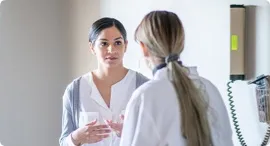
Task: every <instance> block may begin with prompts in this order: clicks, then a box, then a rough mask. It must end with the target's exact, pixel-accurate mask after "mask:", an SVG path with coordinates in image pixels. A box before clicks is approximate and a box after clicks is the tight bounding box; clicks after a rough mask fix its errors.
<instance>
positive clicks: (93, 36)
mask: <svg viewBox="0 0 270 146" xmlns="http://www.w3.org/2000/svg"><path fill="white" fill-rule="evenodd" d="M127 44H128V41H127V34H126V30H125V28H124V26H123V25H122V24H121V22H119V21H118V20H116V19H114V18H107V17H106V18H101V19H99V20H97V21H96V22H94V23H93V24H92V27H91V30H90V34H89V46H90V50H91V52H92V53H93V54H94V55H95V56H96V57H97V62H98V68H97V69H96V70H94V71H90V72H89V73H87V74H85V75H82V76H81V77H79V78H77V79H75V80H74V81H73V82H71V83H70V84H69V85H68V87H67V88H66V91H65V93H64V96H63V116H62V133H61V137H60V140H59V143H60V145H61V146H74V145H75V146H77V145H83V146H109V145H111V146H119V142H120V137H121V132H122V122H121V121H122V120H123V116H121V115H123V114H124V110H125V108H126V105H127V102H128V101H129V99H130V97H131V94H132V92H133V91H134V90H135V89H136V88H137V87H139V86H140V85H142V84H143V83H144V82H146V81H147V80H148V79H147V78H146V77H145V76H143V75H142V74H140V73H137V72H135V71H132V70H130V69H127V68H125V67H124V66H123V56H124V54H125V52H126V49H127ZM120 116H121V118H120Z"/></svg>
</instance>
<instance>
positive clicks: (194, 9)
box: [101, 0, 270, 146]
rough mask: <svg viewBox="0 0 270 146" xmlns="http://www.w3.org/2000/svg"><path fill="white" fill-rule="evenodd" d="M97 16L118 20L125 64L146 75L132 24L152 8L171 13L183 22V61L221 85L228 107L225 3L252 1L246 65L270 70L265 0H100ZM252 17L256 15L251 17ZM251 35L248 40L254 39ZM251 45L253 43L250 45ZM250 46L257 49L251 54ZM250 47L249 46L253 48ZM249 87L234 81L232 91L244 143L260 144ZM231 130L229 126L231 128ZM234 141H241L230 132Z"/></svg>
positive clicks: (254, 72) (269, 13)
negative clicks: (251, 33) (123, 29)
mask: <svg viewBox="0 0 270 146" xmlns="http://www.w3.org/2000/svg"><path fill="white" fill-rule="evenodd" d="M101 3H103V4H102V6H104V5H105V4H108V5H107V6H104V7H101V12H102V13H101V15H102V16H111V17H115V18H117V19H119V20H120V21H121V22H123V24H124V25H125V26H126V28H127V31H128V34H129V35H128V39H129V47H128V52H127V53H126V55H125V65H126V66H128V67H130V68H132V69H136V70H139V71H142V72H143V73H144V74H146V75H147V76H149V77H150V76H151V72H150V71H149V70H147V69H146V67H145V66H141V67H140V68H139V66H138V64H139V63H138V62H139V61H140V56H141V55H140V51H139V49H138V47H139V46H138V45H137V44H135V42H134V41H133V39H134V38H133V34H134V30H135V28H136V26H137V25H138V23H139V22H140V20H141V19H142V18H143V16H144V15H145V14H146V13H147V12H149V11H150V10H154V9H165V10H171V11H173V12H176V13H177V14H178V15H179V17H180V18H181V20H182V21H183V23H184V27H185V31H186V47H185V51H184V53H183V55H182V60H183V62H184V64H185V65H188V66H198V71H199V73H200V75H201V76H203V77H206V78H208V79H209V80H210V81H212V82H213V83H214V84H215V85H216V86H217V87H218V89H219V90H220V92H221V94H222V96H223V98H224V102H225V103H226V105H227V107H228V109H229V106H228V97H227V85H226V84H227V82H228V80H229V50H230V49H229V47H230V4H233V3H236V4H246V5H257V7H256V8H255V9H254V10H253V12H255V13H253V12H252V10H249V15H254V16H253V17H252V18H250V20H249V21H250V22H249V23H252V20H256V24H255V25H254V27H255V28H252V24H250V25H248V27H249V28H251V29H254V30H256V31H255V32H254V35H255V36H256V37H254V36H249V39H250V40H249V45H250V47H249V54H250V55H251V56H249V59H248V60H247V61H248V63H247V64H248V65H249V66H250V65H252V64H253V63H254V64H255V65H254V67H253V65H252V67H248V70H249V71H250V72H251V73H248V75H249V77H251V78H254V77H256V76H258V75H261V74H263V73H264V74H270V51H269V48H270V43H269V40H270V33H269V32H270V6H269V4H267V3H266V1H264V0H230V1H226V0H203V1H202V0H181V1H179V0H166V1H164V0H147V1H146V0H137V1H127V0H117V1H107V0H102V1H101ZM255 16H256V17H255ZM252 37H253V38H254V39H253V38H252ZM251 45H253V46H254V47H251ZM252 49H256V51H255V53H254V54H251V53H250V51H251V52H252ZM253 52H254V51H253ZM253 89H254V86H248V85H247V82H235V84H233V90H232V91H233V95H234V96H235V105H236V109H237V114H238V115H237V116H238V117H239V123H240V126H241V127H240V128H241V129H242V133H243V135H244V138H245V140H246V142H247V144H248V145H252V146H255V145H259V143H260V142H261V140H262V137H263V135H264V132H265V130H266V127H265V125H264V124H261V123H259V122H258V118H257V111H256V110H257V109H256V100H255V98H254V90H253ZM233 130H234V129H233ZM234 141H235V145H236V146H238V145H240V144H239V142H238V140H237V138H236V135H234Z"/></svg>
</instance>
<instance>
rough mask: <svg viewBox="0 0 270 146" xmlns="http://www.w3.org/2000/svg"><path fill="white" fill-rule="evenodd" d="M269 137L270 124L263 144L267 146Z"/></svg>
mask: <svg viewBox="0 0 270 146" xmlns="http://www.w3.org/2000/svg"><path fill="white" fill-rule="evenodd" d="M269 138H270V126H268V128H267V131H266V134H265V136H264V139H263V142H262V144H261V146H266V145H267V144H268V141H269Z"/></svg>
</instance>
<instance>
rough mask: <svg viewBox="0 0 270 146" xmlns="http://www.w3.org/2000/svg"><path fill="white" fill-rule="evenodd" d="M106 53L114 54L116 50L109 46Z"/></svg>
mask: <svg viewBox="0 0 270 146" xmlns="http://www.w3.org/2000/svg"><path fill="white" fill-rule="evenodd" d="M107 51H108V53H110V54H112V53H116V52H117V49H116V48H114V46H112V45H109V46H108V48H107Z"/></svg>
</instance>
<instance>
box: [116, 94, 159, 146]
mask: <svg viewBox="0 0 270 146" xmlns="http://www.w3.org/2000/svg"><path fill="white" fill-rule="evenodd" d="M142 99H143V95H138V94H136V93H135V94H133V97H132V98H131V100H130V101H129V103H128V105H127V109H126V113H125V119H124V127H123V131H122V138H121V141H120V146H142V145H147V146H157V145H158V143H159V141H160V137H159V134H158V132H157V128H156V124H155V123H154V121H153V118H152V116H151V114H149V113H148V112H149V111H147V108H145V104H144V101H143V100H142Z"/></svg>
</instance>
